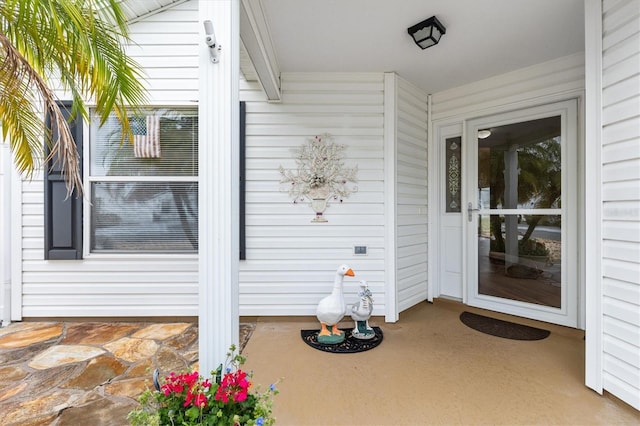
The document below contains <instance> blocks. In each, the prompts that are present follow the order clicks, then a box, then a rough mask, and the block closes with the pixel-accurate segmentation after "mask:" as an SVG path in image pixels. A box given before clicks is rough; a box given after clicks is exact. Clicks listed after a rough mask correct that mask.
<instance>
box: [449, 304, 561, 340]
mask: <svg viewBox="0 0 640 426" xmlns="http://www.w3.org/2000/svg"><path fill="white" fill-rule="evenodd" d="M460 321H462V323H463V324H464V325H466V326H467V327H471V328H473V329H474V330H478V331H480V332H482V333H485V334H490V335H492V336H497V337H503V338H505V339H512V340H542V339H544V338H546V337H547V336H549V334H551V332H550V331H548V330H543V329H541V328H536V327H530V326H528V325H522V324H516V323H513V322H509V321H503V320H499V319H496V318H490V317H485V316H483V315H478V314H473V313H471V312H467V311H465V312H463V313H461V314H460Z"/></svg>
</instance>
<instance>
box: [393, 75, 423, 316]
mask: <svg viewBox="0 0 640 426" xmlns="http://www.w3.org/2000/svg"><path fill="white" fill-rule="evenodd" d="M396 122H397V141H396V178H397V183H396V201H397V202H396V228H397V229H396V244H397V253H396V256H397V259H396V268H397V271H396V288H397V292H398V308H399V309H398V310H399V311H400V312H401V311H403V310H405V309H407V308H410V307H411V306H413V305H415V304H417V303H419V302H422V301H424V300H426V299H427V167H428V163H427V95H426V94H424V93H423V92H422V91H421V90H420V89H418V88H416V87H414V86H412V85H411V84H410V83H408V82H407V81H405V80H403V79H402V78H399V79H398V96H397V121H396Z"/></svg>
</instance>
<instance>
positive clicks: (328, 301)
mask: <svg viewBox="0 0 640 426" xmlns="http://www.w3.org/2000/svg"><path fill="white" fill-rule="evenodd" d="M345 275H347V276H349V277H353V276H355V274H354V273H353V271H352V270H351V268H349V266H347V265H341V266H340V267H339V268H338V270H337V271H336V277H335V279H334V281H333V291H332V292H331V294H330V295H329V296H327V297H325V298H324V299H322V300H321V301H320V303H318V308H317V309H316V316H317V317H318V320H319V321H320V326H321V329H320V332H319V333H318V342H319V343H327V344H337V343H342V342H343V341H344V337H345V336H344V331H341V330H339V329H338V323H339V322H340V320H341V319H342V318H343V317H344V314H345V312H346V305H345V303H344V295H343V293H342V281H343V279H344V276H345ZM329 327H330V328H331V329H329Z"/></svg>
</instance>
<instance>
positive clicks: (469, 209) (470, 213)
mask: <svg viewBox="0 0 640 426" xmlns="http://www.w3.org/2000/svg"><path fill="white" fill-rule="evenodd" d="M479 211H480V209H474V208H473V203H471V202H470V203H468V204H467V218H468V220H469V222H471V221H472V220H473V212H479Z"/></svg>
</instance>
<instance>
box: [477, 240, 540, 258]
mask: <svg viewBox="0 0 640 426" xmlns="http://www.w3.org/2000/svg"><path fill="white" fill-rule="evenodd" d="M501 243H502V245H500V244H501ZM489 247H490V249H491V251H495V252H501V253H504V250H505V249H504V241H503V240H502V241H501V240H497V239H496V240H491V242H490V244H489ZM518 256H549V249H547V246H545V245H544V243H542V242H540V241H538V240H536V239H535V238H530V239H527V240H525V239H521V240H518Z"/></svg>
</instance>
